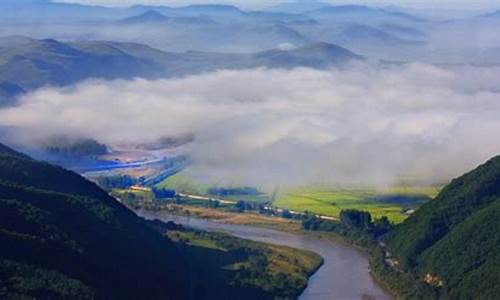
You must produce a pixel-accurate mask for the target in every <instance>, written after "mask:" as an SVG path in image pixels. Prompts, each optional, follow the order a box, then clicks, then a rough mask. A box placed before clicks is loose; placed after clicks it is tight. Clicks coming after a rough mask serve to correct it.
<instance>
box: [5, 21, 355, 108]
mask: <svg viewBox="0 0 500 300" xmlns="http://www.w3.org/2000/svg"><path fill="white" fill-rule="evenodd" d="M279 30H286V29H279ZM291 34H293V33H291ZM3 44H4V45H10V46H4V47H1V46H0V83H1V84H0V94H5V95H6V96H5V97H6V99H7V96H8V97H14V96H16V95H18V94H20V93H22V92H24V91H31V90H34V89H36V88H39V87H42V86H45V85H54V86H66V85H71V84H74V83H76V82H78V81H81V80H84V79H88V78H103V79H116V78H124V79H130V78H135V77H142V78H147V79H155V78H160V77H176V76H184V75H190V74H199V73H202V72H209V71H215V70H219V69H248V68H256V67H269V68H293V67H312V68H325V67H328V66H331V65H341V64H344V63H346V62H349V61H350V60H356V59H359V58H360V57H359V56H358V55H356V54H354V53H352V52H350V51H349V50H346V49H343V48H340V47H338V46H335V45H329V44H324V43H323V44H316V45H313V46H304V47H299V48H296V49H293V50H273V51H264V52H259V53H254V54H230V53H227V54H222V53H208V52H194V51H190V52H184V53H172V52H163V51H160V50H157V49H154V48H151V47H148V46H145V45H141V44H134V43H117V42H108V41H88V42H66V43H64V42H59V41H56V40H50V39H49V40H36V39H22V40H21V39H17V42H15V43H14V42H12V39H9V41H8V42H4V43H3ZM0 45H2V39H1V38H0ZM5 102H6V103H7V100H5Z"/></svg>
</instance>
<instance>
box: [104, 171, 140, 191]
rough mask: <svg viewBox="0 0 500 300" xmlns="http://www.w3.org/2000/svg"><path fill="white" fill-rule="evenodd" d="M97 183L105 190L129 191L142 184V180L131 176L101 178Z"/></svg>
mask: <svg viewBox="0 0 500 300" xmlns="http://www.w3.org/2000/svg"><path fill="white" fill-rule="evenodd" d="M95 181H96V183H97V184H98V185H99V186H100V187H102V188H103V189H105V190H112V189H127V188H129V187H131V186H133V185H134V184H137V183H139V182H140V180H138V179H136V178H134V177H132V176H129V175H113V176H99V177H97V178H96V179H95Z"/></svg>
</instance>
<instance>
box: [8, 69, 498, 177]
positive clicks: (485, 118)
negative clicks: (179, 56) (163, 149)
mask: <svg viewBox="0 0 500 300" xmlns="http://www.w3.org/2000/svg"><path fill="white" fill-rule="evenodd" d="M498 78H500V68H475V67H457V68H454V69H444V68H439V67H434V66H429V65H423V64H410V65H406V66H394V67H384V68H381V67H380V66H368V65H361V66H355V67H353V68H351V69H349V70H343V71H340V70H328V71H317V70H311V69H295V70H292V71H279V70H266V69H257V70H246V71H220V72H215V73H211V74H205V75H197V76H192V77H187V78H182V79H164V80H156V81H146V80H141V79H137V80H133V81H124V80H117V81H87V82H84V83H81V84H79V85H77V86H75V87H71V88H44V89H40V90H38V91H36V92H33V93H31V94H29V95H27V96H25V97H24V98H22V99H21V104H20V105H19V106H18V107H15V108H8V109H3V110H0V125H3V126H9V127H11V128H15V129H16V130H18V132H19V134H18V136H22V137H24V138H25V139H38V138H42V137H44V136H49V135H52V134H72V135H78V136H81V137H93V138H96V139H98V140H99V141H101V142H105V143H108V144H111V145H113V144H118V143H122V142H145V141H151V140H154V139H156V138H158V137H164V136H172V135H178V134H182V133H194V134H195V136H196V140H195V142H194V143H193V145H192V147H191V148H190V150H189V153H188V154H190V155H191V156H192V157H193V159H194V166H193V169H192V171H193V172H197V173H198V175H200V174H202V175H204V176H208V177H212V178H218V179H221V178H222V179H227V178H231V180H233V181H235V180H236V181H239V182H240V183H245V184H255V183H259V184H264V183H267V184H283V183H300V182H304V183H305V182H328V183H339V184H340V183H346V182H349V183H363V184H390V183H395V182H397V181H398V180H400V179H401V178H402V176H405V177H411V178H415V177H417V178H424V179H428V180H429V181H435V180H442V179H448V178H450V177H452V176H456V175H458V174H459V173H460V172H462V171H465V170H467V169H469V168H471V167H473V166H475V165H476V164H478V163H480V162H482V161H484V160H485V159H487V158H489V157H491V156H493V155H495V154H499V153H500V139H498V138H497V137H498V133H499V132H500V89H499V88H498Z"/></svg>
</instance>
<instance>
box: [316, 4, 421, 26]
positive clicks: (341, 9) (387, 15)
mask: <svg viewBox="0 0 500 300" xmlns="http://www.w3.org/2000/svg"><path fill="white" fill-rule="evenodd" d="M307 15H309V16H312V17H314V18H317V19H318V20H320V21H323V22H325V21H331V22H335V23H339V22H357V23H360V24H372V25H373V24H377V23H379V22H397V23H399V22H403V23H408V22H409V23H420V22H424V21H425V20H424V19H423V18H420V17H417V16H413V15H411V14H407V13H403V12H398V11H389V10H385V9H381V8H374V7H369V6H364V5H338V6H327V7H322V8H319V9H317V10H314V11H310V12H307Z"/></svg>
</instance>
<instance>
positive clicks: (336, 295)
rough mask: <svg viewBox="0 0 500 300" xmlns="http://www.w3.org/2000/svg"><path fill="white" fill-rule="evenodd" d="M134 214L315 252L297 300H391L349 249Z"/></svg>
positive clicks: (362, 258)
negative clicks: (319, 262)
mask: <svg viewBox="0 0 500 300" xmlns="http://www.w3.org/2000/svg"><path fill="white" fill-rule="evenodd" d="M137 214H138V215H140V216H142V217H144V218H146V219H159V220H162V221H165V222H167V221H174V222H175V223H177V224H182V225H184V226H186V227H190V228H194V229H202V230H209V231H224V232H227V233H230V234H231V235H233V236H236V237H240V238H244V239H248V240H253V241H258V242H265V243H271V244H277V245H286V246H290V247H294V248H299V249H305V250H310V251H313V252H316V253H317V254H319V255H321V256H322V257H323V259H324V264H323V266H322V267H321V268H320V269H319V270H318V271H317V272H316V273H315V274H314V275H313V276H312V277H311V278H310V279H309V284H308V287H307V288H306V290H305V291H304V292H303V293H302V295H301V296H300V300H310V299H314V300H323V299H324V300H332V299H339V300H351V299H352V300H360V299H377V300H379V299H380V300H382V299H391V297H390V295H389V294H388V293H387V292H386V291H385V290H383V289H382V288H381V287H380V286H379V285H377V283H376V282H375V280H374V279H373V278H372V276H371V275H370V272H369V268H368V267H369V264H368V257H367V255H366V254H365V253H363V252H362V251H360V250H358V249H356V248H353V247H352V246H349V245H345V244H342V243H340V242H335V241H332V240H326V239H325V240H323V239H320V238H317V237H313V236H307V235H299V234H292V233H287V232H282V231H277V230H272V229H265V228H258V227H252V226H243V225H232V224H225V223H220V222H215V221H210V220H203V219H197V218H190V217H182V216H172V215H168V214H165V213H156V212H149V211H138V212H137Z"/></svg>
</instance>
